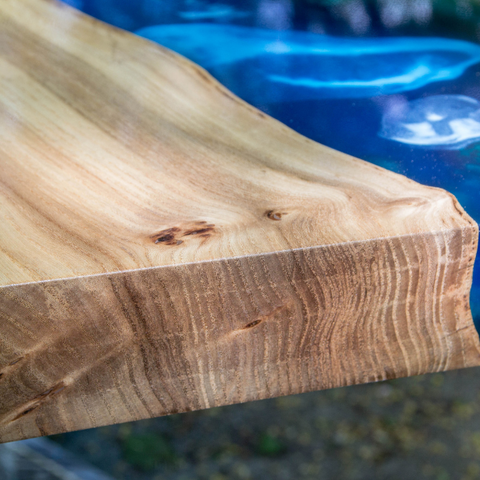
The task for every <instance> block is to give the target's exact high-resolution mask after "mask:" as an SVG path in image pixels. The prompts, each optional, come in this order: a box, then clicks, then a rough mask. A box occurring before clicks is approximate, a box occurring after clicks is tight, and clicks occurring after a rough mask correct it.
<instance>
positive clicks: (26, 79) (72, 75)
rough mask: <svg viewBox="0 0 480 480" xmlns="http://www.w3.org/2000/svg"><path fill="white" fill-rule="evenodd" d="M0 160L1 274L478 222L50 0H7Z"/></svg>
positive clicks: (179, 258) (78, 272)
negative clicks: (332, 148)
mask: <svg viewBox="0 0 480 480" xmlns="http://www.w3.org/2000/svg"><path fill="white" fill-rule="evenodd" d="M326 121H328V119H326ZM0 159H1V168H2V174H1V179H0V218H1V220H0V221H1V225H2V230H1V235H0V285H4V286H7V285H12V284H20V283H27V282H37V281H44V280H51V279H59V278H69V277H77V276H84V275H93V274H101V273H107V272H117V271H125V270H132V269H139V268H149V267H159V266H166V265H174V264H182V263H190V262H199V261H209V260H215V259H220V258H230V257H238V256H244V255H253V254H259V253H266V252H276V251H281V250H289V249H297V248H305V247H314V246H320V245H329V244H337V243H341V242H351V241H362V240H368V239H375V238H385V237H391V236H399V235H411V234H418V233H422V232H433V231H442V230H449V229H455V228H463V227H465V226H468V225H471V224H472V220H471V219H470V218H469V217H468V215H466V214H465V212H464V211H463V209H462V208H461V207H460V205H459V204H458V202H457V201H456V200H455V198H454V197H453V196H452V195H450V194H448V193H446V192H445V191H442V190H440V189H434V188H429V187H425V186H422V185H419V184H418V183H415V182H413V181H411V180H408V179H407V178H405V177H403V176H400V175H397V174H395V173H392V172H389V171H387V170H384V169H381V168H379V167H376V166H374V165H371V164H369V163H365V162H363V161H360V160H357V159H354V158H352V157H349V156H347V155H344V154H342V153H339V152H337V151H334V150H331V149H329V148H327V147H324V146H322V145H319V144H317V143H315V142H313V141H310V140H308V139H307V138H305V137H302V136H301V135H299V134H297V133H295V132H293V131H292V130H290V129H289V128H288V127H286V126H285V125H283V124H281V123H279V122H278V121H276V120H274V119H272V118H270V117H268V116H266V115H265V114H263V113H262V112H260V111H258V110H256V109H255V108H253V107H251V106H249V105H248V104H246V103H245V102H243V101H242V100H240V99H238V98H237V97H235V96H234V95H233V94H232V93H230V92H229V91H228V90H226V89H225V88H224V87H222V86H221V85H220V84H219V83H218V82H217V81H215V80H214V79H213V78H212V77H211V76H210V75H209V74H208V73H206V72H205V71H204V70H203V69H202V68H200V67H198V66H197V65H195V64H193V63H192V62H190V61H188V60H186V59H185V58H183V57H181V56H179V55H177V54H175V53H172V52H171V51H169V50H166V49H164V48H162V47H160V46H158V45H155V44H153V43H150V42H148V41H146V40H144V39H141V38H138V37H136V36H134V35H132V34H130V33H127V32H123V31H121V30H118V29H116V28H113V27H111V26H108V25H105V24H103V23H101V22H99V21H96V20H94V19H92V18H89V17H87V16H86V15H84V14H82V13H80V12H78V11H76V10H74V9H72V8H70V7H68V6H66V5H63V4H60V3H58V2H53V1H47V0H2V2H1V5H0Z"/></svg>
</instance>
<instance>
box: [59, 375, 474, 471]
mask: <svg viewBox="0 0 480 480" xmlns="http://www.w3.org/2000/svg"><path fill="white" fill-rule="evenodd" d="M479 404H480V368H471V369H466V370H460V371H454V372H447V373H438V374H432V375H424V376H421V377H414V378H407V379H399V380H392V381H388V382H382V383H377V384H370V385H360V386H354V387H346V388H339V389H334V390H328V391H323V392H313V393H307V394H302V395H294V396H290V397H283V398H277V399H272V400H263V401H258V402H251V403H248V404H243V405H233V406H228V407H221V408H213V409H210V410H205V411H200V412H192V413H184V414H179V415H172V416H169V417H163V418H157V419H152V420H145V421H139V422H135V423H127V424H122V425H116V426H111V427H103V428H98V429H93V430H86V431H82V432H73V433H67V434H63V435H56V436H52V437H50V438H51V439H52V440H55V441H57V442H59V443H60V444H62V445H63V446H64V447H65V448H67V449H68V450H71V451H73V452H74V453H76V454H77V455H80V456H81V457H83V458H84V459H85V460H87V461H88V462H90V463H91V464H93V465H96V466H98V467H100V468H102V469H103V470H104V471H106V472H108V473H109V474H110V475H112V476H113V477H115V478H117V479H138V480H144V479H155V480H157V479H158V480H159V479H162V480H170V479H171V480H190V479H201V480H203V479H205V480H207V479H208V480H227V479H228V480H248V479H259V478H261V479H262V480H270V479H272V480H273V479H275V480H282V479H285V480H286V479H294V480H302V479H315V480H321V479H328V480H332V479H341V480H367V479H368V480H372V479H378V480H383V479H385V480H387V479H388V480H396V479H399V480H400V479H405V478H406V479H420V478H425V479H433V480H450V479H452V480H453V479H455V480H457V479H459V480H478V479H479V478H480V411H479V410H480V407H479Z"/></svg>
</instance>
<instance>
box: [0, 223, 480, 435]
mask: <svg viewBox="0 0 480 480" xmlns="http://www.w3.org/2000/svg"><path fill="white" fill-rule="evenodd" d="M475 236H476V232H474V231H473V230H470V229H464V230H456V231H451V232H448V233H445V232H442V233H436V234H422V235H412V236H403V237H396V238H395V237H394V238H391V239H388V241H384V240H372V241H367V242H357V243H349V244H340V245H335V246H328V247H317V248H312V249H302V250H297V251H286V252H279V253H273V254H269V255H257V256H250V257H242V258H235V259H228V260H218V261H213V262H205V263H198V264H190V265H181V266H174V267H167V268H156V269H147V270H141V271H134V272H129V273H123V274H114V275H100V276H93V277H84V278H82V279H73V280H72V279H67V280H59V281H53V282H44V283H37V284H30V285H23V286H18V287H16V288H9V289H1V290H0V314H1V316H2V319H3V320H2V322H3V323H2V338H1V351H2V359H3V361H2V364H3V365H5V366H4V368H2V370H1V372H0V376H1V377H2V378H1V381H0V398H2V404H1V406H0V440H1V441H11V440H17V439H20V438H27V437H33V436H38V435H49V434H54V433H60V432H65V431H71V430H76V429H81V428H89V427H97V426H100V425H107V424H111V423H118V422H125V421H129V420H137V419H140V418H147V417H153V416H158V415H165V414H170V413H176V412H185V411H190V410H195V409H203V408H209V407H214V406H219V405H226V404H231V403H237V402H246V401H249V400H257V399H260V398H268V397H274V396H278V395H288V394H293V393H300V392H306V391H311V390H318V389H324V388H332V387H338V386H343V385H351V384H356V383H364V382H373V381H378V380H384V379H389V378H395V377H399V376H407V375H418V374H422V373H426V372H437V371H443V370H448V369H453V368H461V367H466V366H472V365H477V364H478V358H479V348H478V338H477V334H476V332H475V329H474V326H473V324H472V321H471V317H470V314H469V305H468V297H467V296H466V292H467V290H466V289H465V283H466V282H468V276H469V274H468V267H469V265H470V261H469V258H470V255H471V251H469V250H468V249H465V244H468V243H470V245H472V244H473V243H474V239H475ZM456 285H458V287H456Z"/></svg>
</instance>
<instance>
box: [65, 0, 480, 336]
mask: <svg viewBox="0 0 480 480" xmlns="http://www.w3.org/2000/svg"><path fill="white" fill-rule="evenodd" d="M65 1H66V3H69V4H71V5H73V6H74V7H76V8H79V9H80V10H83V11H84V12H86V13H88V14H90V15H92V16H94V17H97V18H99V19H100V20H103V21H105V22H108V23H111V24H113V25H115V26H118V27H120V28H123V29H126V30H130V31H132V32H135V33H137V34H138V35H141V36H143V37H146V38H148V39H150V40H153V41H155V42H158V43H160V44H161V45H164V46H166V47H168V48H170V49H172V50H175V51H177V52H179V53H181V54H182V55H184V56H186V57H188V58H190V59H191V60H193V61H195V62H197V63H199V64H200V65H202V66H203V67H204V68H206V69H207V70H208V71H209V72H210V73H211V74H212V75H214V76H215V77H216V78H217V79H218V80H219V81H220V82H222V83H223V84H224V85H226V86H227V87H228V88H229V89H230V90H232V91H233V92H234V93H236V94H237V95H238V96H240V97H241V98H243V99H244V100H246V101H248V102H250V103H251V104H253V105H255V106H256V107H257V108H259V109H260V110H262V111H264V112H265V113H268V114H269V115H271V116H273V117H275V118H277V119H278V120H280V121H282V122H283V123H285V124H287V125H289V126H290V127H291V128H293V129H295V130H296V131H298V132H300V133H301V134H303V135H306V136H307V137H310V138H311V139H313V140H316V141H318V142H320V143H323V144H325V145H328V146H329V147H333V148H335V149H338V150H340V151H343V152H345V153H348V154H350V155H354V156H356V157H359V158H362V159H364V160H367V161H369V162H372V163H375V164H376V165H380V166H382V167H384V168H387V169H390V170H393V171H395V172H398V173H401V174H404V175H406V176H408V177H410V178H412V179H414V180H416V181H418V182H420V183H423V184H426V185H431V186H435V187H442V188H445V189H446V190H448V191H450V192H452V193H453V194H454V195H455V196H456V197H457V198H458V200H459V202H460V203H461V204H462V205H463V207H464V208H465V209H466V211H467V212H468V213H469V214H470V215H471V216H472V217H473V218H474V219H475V220H476V221H477V222H480V155H479V154H480V83H479V80H480V44H479V39H478V38H477V32H478V30H479V29H478V27H476V25H479V24H480V23H479V21H480V18H475V17H474V16H473V14H472V12H471V11H470V13H468V12H467V13H465V12H463V13H462V12H461V11H457V10H455V11H454V12H453V13H452V16H451V17H450V18H449V21H448V22H445V21H444V20H443V21H438V19H437V18H436V17H435V12H434V10H433V7H432V2H431V1H430V0H418V1H416V2H411V4H410V7H411V8H408V9H405V8H404V9H403V10H402V9H400V10H399V9H398V8H397V7H396V6H398V5H400V4H402V2H401V1H397V0H382V1H381V2H377V3H375V2H369V1H366V0H365V1H364V0H346V1H341V0H337V1H330V2H323V4H328V5H330V6H325V5H324V6H321V5H320V6H316V5H314V2H313V0H312V1H311V2H306V1H300V0H299V1H296V2H293V1H291V0H244V1H229V0H223V1H207V0H68V1H67V0H65ZM317 3H320V4H321V3H322V2H317ZM403 3H405V2H403ZM373 4H375V8H373V7H372V5H373ZM457 17H458V18H457ZM471 306H472V312H473V315H474V319H475V322H476V325H477V329H478V328H479V326H480V259H479V258H478V257H477V261H476V266H475V271H474V283H473V287H472V294H471Z"/></svg>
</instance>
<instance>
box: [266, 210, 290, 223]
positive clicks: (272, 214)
mask: <svg viewBox="0 0 480 480" xmlns="http://www.w3.org/2000/svg"><path fill="white" fill-rule="evenodd" d="M265 215H266V216H267V218H269V219H270V220H275V221H277V222H278V221H280V220H281V219H282V215H286V212H277V211H275V210H267V211H266V212H265Z"/></svg>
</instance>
